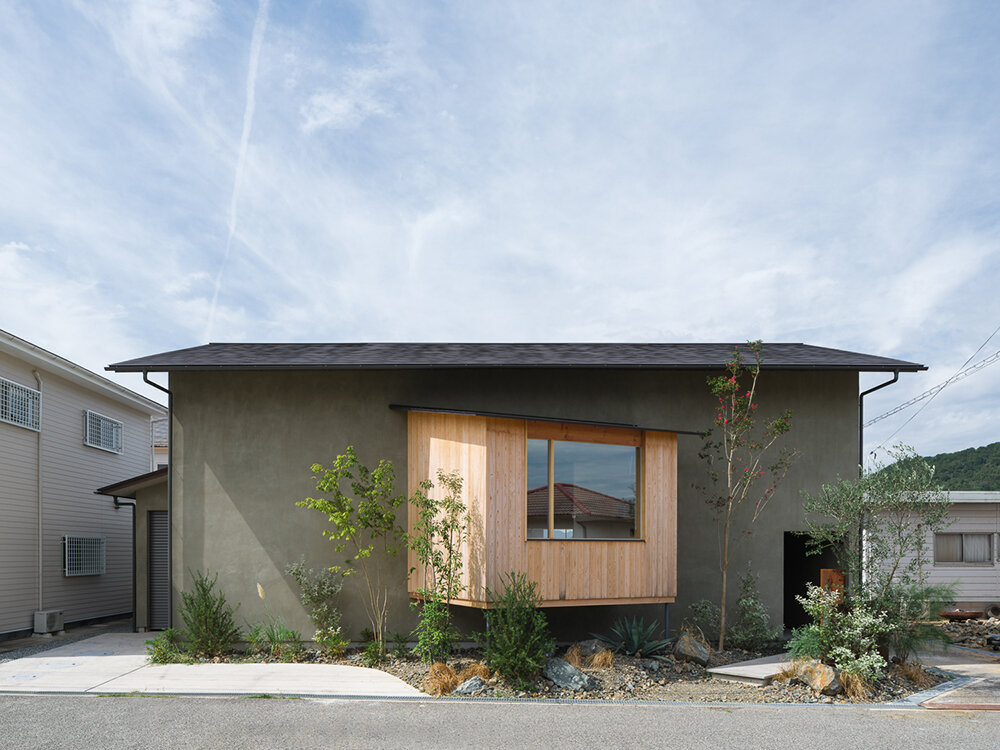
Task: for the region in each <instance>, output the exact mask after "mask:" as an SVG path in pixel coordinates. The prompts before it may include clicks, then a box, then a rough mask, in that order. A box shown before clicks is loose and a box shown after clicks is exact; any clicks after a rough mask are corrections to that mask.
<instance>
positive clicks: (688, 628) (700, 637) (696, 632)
mask: <svg viewBox="0 0 1000 750" xmlns="http://www.w3.org/2000/svg"><path fill="white" fill-rule="evenodd" d="M681 633H682V634H683V633H687V634H688V635H690V636H691V637H692V638H694V639H695V640H696V641H697V642H698V643H699V644H701V645H702V646H703V647H704V648H706V649H708V652H709V653H711V652H713V651H714V650H715V649H714V648H712V645H711V644H710V643H709V642H708V638H706V637H705V632H704V631H703V630H702V629H701V628H700V627H698V626H697V625H695V624H694V623H693V622H691V621H690V620H687V619H685V620H684V622H682V623H681Z"/></svg>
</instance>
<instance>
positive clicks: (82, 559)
mask: <svg viewBox="0 0 1000 750" xmlns="http://www.w3.org/2000/svg"><path fill="white" fill-rule="evenodd" d="M105 549H106V542H105V540H104V537H103V536H80V535H75V534H67V535H66V536H64V537H63V572H64V573H65V574H66V575H67V576H99V575H103V574H104V568H105Z"/></svg>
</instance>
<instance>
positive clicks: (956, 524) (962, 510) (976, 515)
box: [924, 492, 1000, 610]
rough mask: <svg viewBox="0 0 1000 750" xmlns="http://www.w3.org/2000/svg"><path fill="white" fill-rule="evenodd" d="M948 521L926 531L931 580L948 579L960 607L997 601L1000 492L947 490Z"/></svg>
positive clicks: (983, 606)
mask: <svg viewBox="0 0 1000 750" xmlns="http://www.w3.org/2000/svg"><path fill="white" fill-rule="evenodd" d="M948 496H949V497H950V499H951V502H952V506H951V519H952V523H951V525H950V526H949V527H948V528H946V529H944V531H942V532H940V533H938V534H933V533H931V532H928V533H927V537H926V539H925V549H924V561H925V562H924V569H925V570H926V572H927V582H928V583H930V584H945V583H950V584H952V585H954V587H955V603H956V605H957V606H958V607H959V608H961V609H970V610H972V609H975V610H983V609H986V608H987V607H989V606H990V605H994V604H996V605H1000V492H949V493H948Z"/></svg>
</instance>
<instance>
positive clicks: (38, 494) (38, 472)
mask: <svg viewBox="0 0 1000 750" xmlns="http://www.w3.org/2000/svg"><path fill="white" fill-rule="evenodd" d="M31 374H32V375H34V376H35V385H37V386H38V432H37V433H36V434H35V437H36V438H37V442H36V444H35V510H36V511H37V515H38V528H37V529H36V533H37V534H38V560H37V567H38V580H37V583H38V610H39V611H41V610H42V609H44V607H43V605H42V602H43V601H44V599H43V597H42V584H43V582H44V577H43V575H42V563H43V562H44V556H43V554H42V551H43V550H42V546H43V545H42V376H41V375H39V374H38V370H32V371H31Z"/></svg>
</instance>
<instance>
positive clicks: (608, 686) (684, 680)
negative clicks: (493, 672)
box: [382, 651, 941, 703]
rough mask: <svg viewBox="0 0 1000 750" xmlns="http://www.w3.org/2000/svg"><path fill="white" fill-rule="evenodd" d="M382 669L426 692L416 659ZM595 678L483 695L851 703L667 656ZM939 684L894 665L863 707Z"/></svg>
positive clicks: (719, 659) (460, 661) (457, 665)
mask: <svg viewBox="0 0 1000 750" xmlns="http://www.w3.org/2000/svg"><path fill="white" fill-rule="evenodd" d="M478 656H479V654H478V653H477V652H469V653H467V654H465V655H461V656H458V657H456V658H453V659H451V660H449V662H448V664H449V666H451V667H452V668H453V669H454V671H455V672H460V671H461V670H462V669H463V668H465V667H466V666H468V665H469V664H472V663H475V662H476V661H477V657H478ZM758 656H760V654H753V653H747V652H744V651H727V652H721V653H719V652H716V653H714V654H713V655H712V663H711V665H710V666H713V667H714V666H721V665H723V664H731V663H733V662H737V661H745V660H747V659H753V658H757V657H758ZM382 669H383V670H384V671H386V672H389V673H390V674H393V675H395V676H396V677H399V678H400V679H402V680H403V681H404V682H406V683H408V684H410V685H413V686H414V687H416V688H417V689H419V690H423V691H424V692H431V691H430V690H429V688H428V686H427V685H426V684H425V681H426V679H427V675H428V672H429V666H428V665H426V664H423V663H421V662H419V661H416V660H411V659H399V658H396V657H391V658H390V659H389V660H388V661H387V662H386V663H385V664H384V665H383V666H382ZM584 671H585V672H586V673H587V674H589V675H591V676H593V677H595V678H596V679H597V680H598V682H599V683H600V688H599V689H597V690H594V691H590V692H583V691H572V690H564V689H561V688H559V687H557V686H556V685H554V684H553V683H551V682H549V681H548V680H546V679H544V678H541V679H539V680H538V681H537V682H536V683H535V687H534V689H532V690H530V691H521V690H518V689H516V688H514V687H511V686H510V685H506V684H504V682H503V681H502V680H499V679H496V678H494V679H491V680H490V681H489V686H488V688H487V690H486V691H485V692H483V693H482V695H483V696H484V697H488V696H495V697H508V698H562V699H567V698H568V699H581V698H586V699H599V700H600V699H604V700H654V701H693V702H699V703H850V701H849V700H847V699H846V698H844V697H843V696H836V697H829V696H822V695H818V694H817V693H816V692H815V691H813V690H812V689H811V688H809V687H807V686H805V685H800V684H789V683H787V682H774V683H772V684H771V685H768V686H766V687H759V686H757V685H746V684H743V683H738V682H731V681H729V680H720V679H717V678H715V677H712V676H711V675H709V673H708V672H707V671H706V670H705V668H703V667H700V666H698V665H696V664H692V663H688V662H682V661H675V660H674V659H673V657H672V656H668V657H666V658H665V660H663V661H659V660H655V661H654V660H646V659H636V658H634V657H631V656H623V655H620V654H616V655H615V656H614V660H613V662H612V664H611V666H610V667H609V668H606V669H585V670H584ZM940 681H941V677H940V676H939V675H937V674H934V673H930V672H925V673H924V676H923V678H922V679H921V680H920V681H919V682H913V681H911V680H909V679H907V677H905V676H904V675H903V674H902V673H901V670H900V669H899V667H898V666H896V665H893V666H892V667H890V668H889V670H888V673H887V675H886V677H885V678H883V679H882V680H881V681H880V682H879V683H877V684H876V685H875V690H874V692H873V693H872V694H871V695H870V696H869V697H868V698H867V699H866V700H864V701H861V702H864V703H891V702H893V701H897V700H900V699H901V698H904V697H906V696H908V695H911V694H913V693H916V692H920V691H921V690H925V689H927V688H928V687H930V686H931V685H933V684H937V683H938V682H940Z"/></svg>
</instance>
